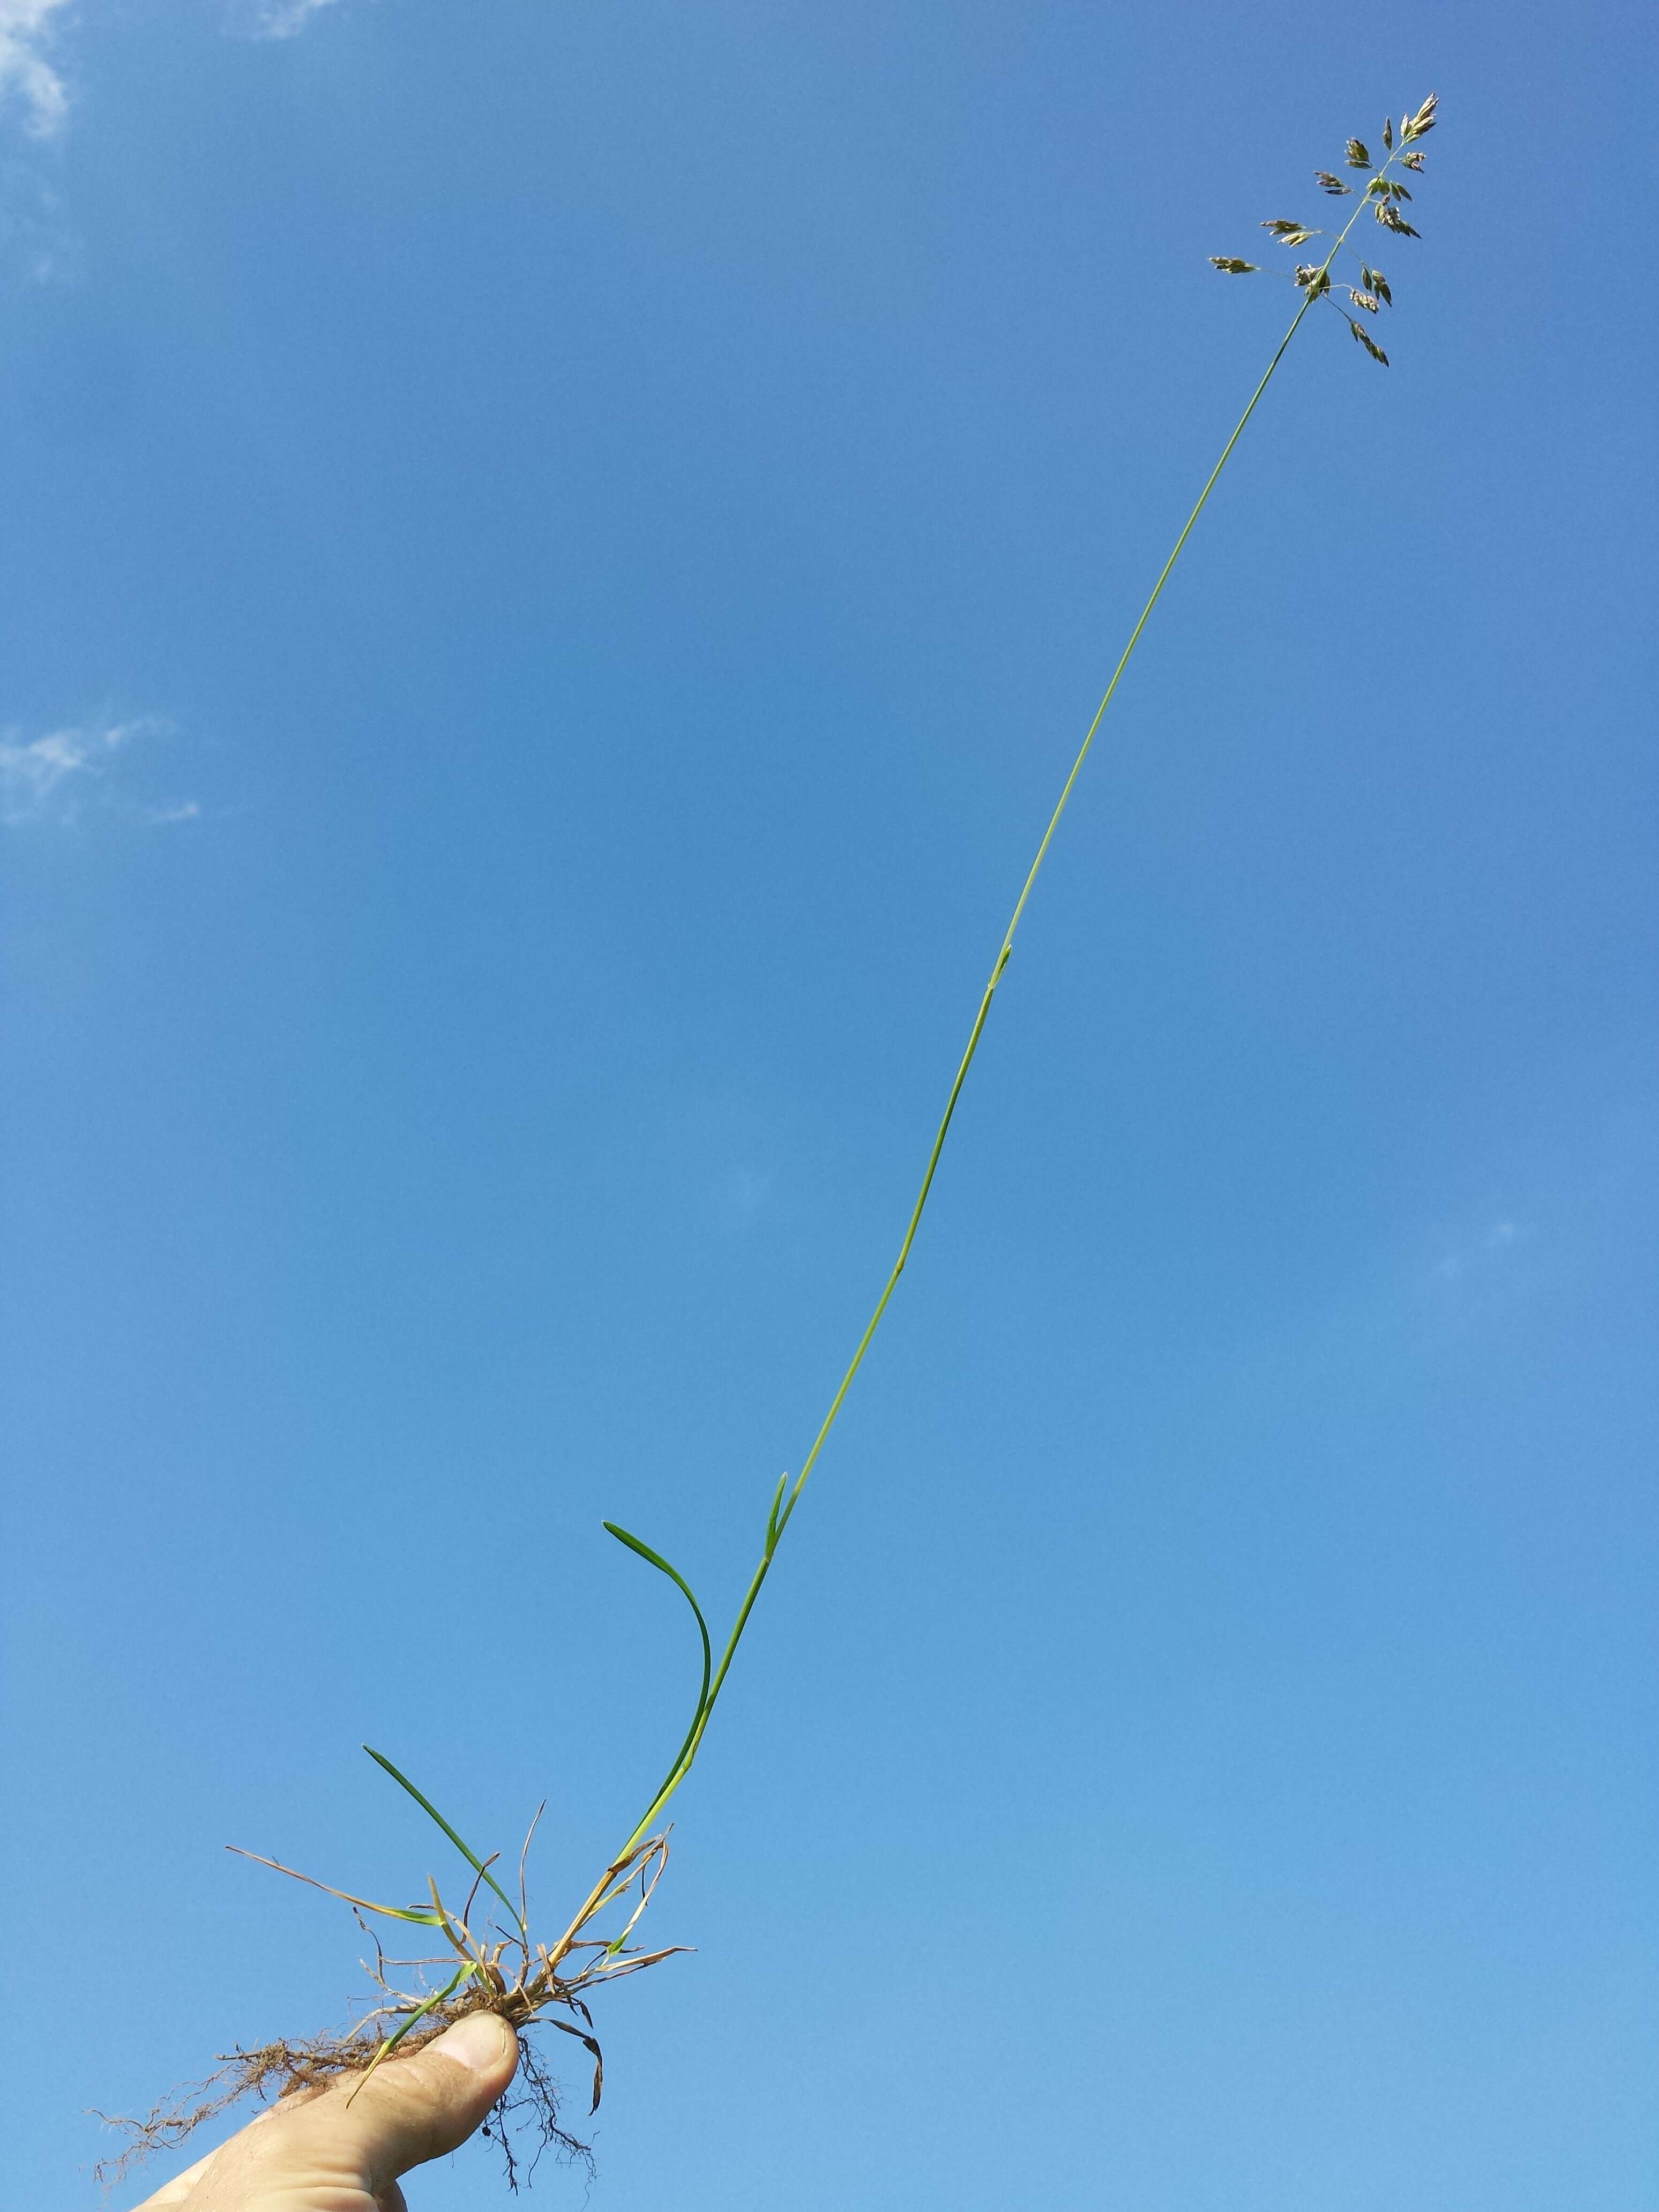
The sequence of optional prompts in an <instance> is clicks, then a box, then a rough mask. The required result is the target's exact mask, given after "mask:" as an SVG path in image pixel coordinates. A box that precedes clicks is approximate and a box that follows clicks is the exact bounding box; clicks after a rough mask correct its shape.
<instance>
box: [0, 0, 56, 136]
mask: <svg viewBox="0 0 1659 2212" xmlns="http://www.w3.org/2000/svg"><path fill="white" fill-rule="evenodd" d="M66 5H67V0H0V99H6V100H19V101H21V104H22V107H23V111H24V125H25V128H26V129H27V130H28V131H32V132H33V135H34V136H35V137H37V138H49V137H51V136H52V132H53V131H57V130H58V129H60V128H61V127H62V125H63V121H64V116H65V115H66V114H67V113H68V112H69V94H68V92H67V91H66V89H65V88H64V80H63V78H62V77H61V76H59V75H58V71H57V70H56V69H55V68H54V67H53V65H52V59H51V46H52V30H53V24H52V17H53V16H54V15H56V14H57V13H58V9H60V8H62V7H64V6H66Z"/></svg>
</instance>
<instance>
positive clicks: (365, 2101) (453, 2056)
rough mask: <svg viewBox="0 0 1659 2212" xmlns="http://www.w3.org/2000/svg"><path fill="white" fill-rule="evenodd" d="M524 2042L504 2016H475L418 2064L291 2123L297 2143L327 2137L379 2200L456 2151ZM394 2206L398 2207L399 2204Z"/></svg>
mask: <svg viewBox="0 0 1659 2212" xmlns="http://www.w3.org/2000/svg"><path fill="white" fill-rule="evenodd" d="M518 2063H519V2040H518V2038H517V2037H516V2036H515V2035H514V2034H513V2030H512V2029H511V2028H510V2027H508V2026H507V2022H506V2021H504V2020H502V2019H501V2017H500V2016H499V2015H497V2014H495V2013H493V2012H475V2013H469V2014H468V2015H467V2016H466V2018H465V2020H461V2021H456V2023H455V2025H454V2027H452V2028H449V2029H447V2030H446V2031H445V2033H443V2034H442V2035H441V2036H439V2037H438V2038H437V2039H435V2041H434V2042H432V2043H428V2045H427V2046H426V2048H425V2049H424V2050H423V2051H417V2052H416V2054H415V2056H414V2057H412V2058H393V2059H390V2060H388V2061H387V2063H386V2064H385V2065H384V2066H382V2067H381V2068H380V2070H379V2071H378V2072H377V2073H374V2074H372V2075H369V2076H368V2079H367V2080H366V2081H363V2082H362V2084H361V2086H360V2087H357V2088H356V2090H355V2091H352V2092H350V2093H348V2094H347V2095H345V2096H341V2095H340V2094H339V2093H337V2092H336V2093H331V2095H330V2096H329V2097H328V2098H327V2099H326V2100H323V2101H321V2102H319V2104H317V2105H315V2106H312V2107H311V2109H310V2110H309V2111H308V2112H297V2113H296V2114H295V2118H294V2120H293V2123H292V2124H293V2128H294V2131H295V2138H296V2142H297V2140H298V2138H299V2137H300V2136H301V2134H302V2133H305V2132H308V2131H309V2129H310V2128H311V2127H312V2126H315V2127H316V2128H318V2129H319V2130H323V2129H326V2130H327V2133H328V2136H329V2137H330V2140H331V2148H332V2150H333V2151H334V2153H335V2154H336V2156H338V2155H339V2154H341V2153H344V2154H346V2156H347V2157H348V2159H349V2163H350V2164H351V2165H352V2166H353V2167H354V2168H355V2169H356V2171H357V2172H360V2173H361V2174H362V2179H363V2184H364V2186H365V2187H366V2188H367V2189H368V2191H369V2193H370V2194H371V2195H374V2196H381V2197H384V2196H385V2195H386V2193H387V2191H388V2189H389V2188H390V2186H391V2185H392V2184H394V2183H395V2182H396V2180H397V2179H398V2175H399V2174H401V2173H406V2172H408V2171H409V2169H410V2166H419V2165H420V2164H421V2163H422V2160H426V2159H428V2158H441V2157H442V2156H443V2154H444V2153H445V2152H446V2151H452V2150H454V2149H456V2148H458V2147H459V2145H460V2144H462V2143H464V2142H465V2141H466V2139H467V2137H468V2136H470V2135H471V2133H472V2132H473V2130H475V2129H476V2128H477V2127H478V2126H480V2125H481V2124H482V2123H483V2119H484V2118H485V2116H486V2115H487V2114H488V2112H489V2108H490V2106H492V2105H493V2104H494V2103H495V2100H496V2099H497V2098H498V2097H499V2096H500V2095H501V2092H502V2091H503V2090H504V2089H505V2088H506V2087H507V2083H508V2082H509V2081H511V2080H512V2079H513V2070H514V2069H515V2068H516V2067H517V2065H518ZM394 2201H395V2200H394Z"/></svg>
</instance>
